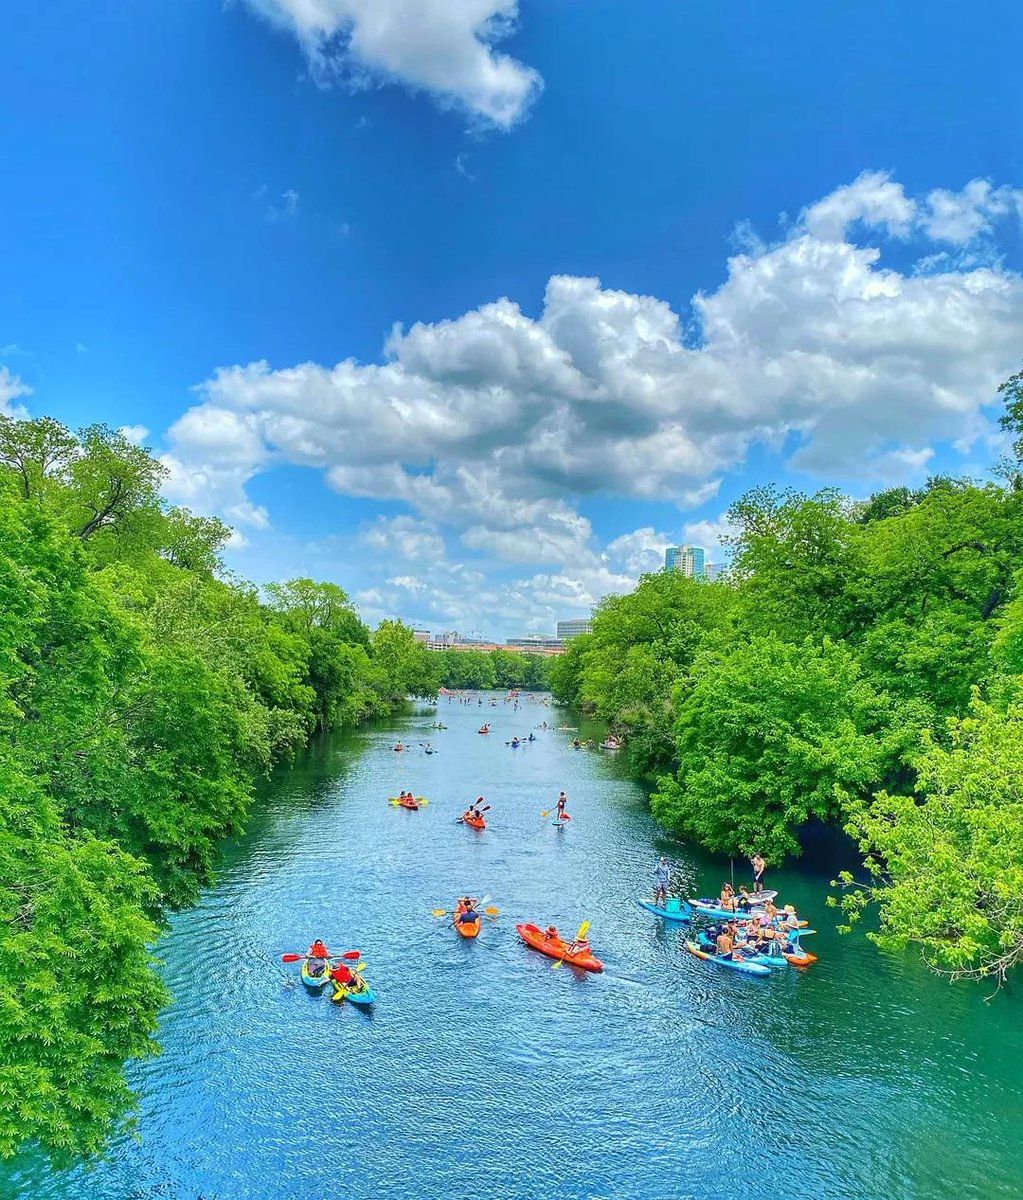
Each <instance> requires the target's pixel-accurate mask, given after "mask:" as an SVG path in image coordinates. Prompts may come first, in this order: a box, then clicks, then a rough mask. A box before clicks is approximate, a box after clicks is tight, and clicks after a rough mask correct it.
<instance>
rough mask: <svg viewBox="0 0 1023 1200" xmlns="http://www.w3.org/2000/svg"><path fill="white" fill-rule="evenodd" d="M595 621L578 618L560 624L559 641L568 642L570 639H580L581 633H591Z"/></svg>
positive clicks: (587, 618)
mask: <svg viewBox="0 0 1023 1200" xmlns="http://www.w3.org/2000/svg"><path fill="white" fill-rule="evenodd" d="M592 628H593V621H592V620H591V619H590V618H589V617H577V618H573V619H572V620H571V621H559V622H558V641H560V642H567V641H568V639H569V638H574V637H578V636H579V635H580V634H581V633H589V632H590V630H591V629H592Z"/></svg>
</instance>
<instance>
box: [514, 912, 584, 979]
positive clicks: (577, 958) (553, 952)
mask: <svg viewBox="0 0 1023 1200" xmlns="http://www.w3.org/2000/svg"><path fill="white" fill-rule="evenodd" d="M515 928H516V929H517V930H518V933H519V937H520V938H522V940H523V941H524V942H525V943H526V945H527V946H532V947H533V949H534V950H539V951H540V953H541V954H546V955H547V957H548V958H557V959H563V960H564V961H565V962H567V963H568V964H569V966H572V967H581V968H582V969H583V970H584V971H603V969H604V964H603V963H602V962H601V961H600V959H599V958H596V957H594V955H593V954H592V953H591V952H590V951H588V950H575V951H573V952H572V953H571V954H567V953H566V951H567V950H568V949H569V947H570V946H571V944H572V943H571V942H566V941H565V939H564V938H560V937H556V938H549V937H548V936H547V934H546V933H544V931H543V930H542V929H541V928H540V927H539V926H538V925H532V924H530V923H529V922H523V923H522V924H521V925H516V926H515Z"/></svg>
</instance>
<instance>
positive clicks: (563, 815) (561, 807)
mask: <svg viewBox="0 0 1023 1200" xmlns="http://www.w3.org/2000/svg"><path fill="white" fill-rule="evenodd" d="M566 808H568V797H567V796H566V795H565V793H564V792H559V793H558V820H559V821H569V820H571V817H569V815H568V813H567V812H566V811H565V809H566Z"/></svg>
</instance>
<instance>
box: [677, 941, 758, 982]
mask: <svg viewBox="0 0 1023 1200" xmlns="http://www.w3.org/2000/svg"><path fill="white" fill-rule="evenodd" d="M686 949H687V950H688V951H689V953H690V954H695V955H696V957H697V958H702V959H705V960H706V961H707V962H712V963H716V964H717V965H718V966H719V967H728V968H729V969H730V970H732V971H742V972H743V974H745V975H770V974H771V968H770V967H765V966H764V965H763V964H762V963H756V962H747V961H746V960H745V959H741V958H722V957H721V955H720V954H710V953H708V952H707V951H706V950H703V949H701V948H700V947H699V946H698V945H697V944H696V942H688V941H687V942H686Z"/></svg>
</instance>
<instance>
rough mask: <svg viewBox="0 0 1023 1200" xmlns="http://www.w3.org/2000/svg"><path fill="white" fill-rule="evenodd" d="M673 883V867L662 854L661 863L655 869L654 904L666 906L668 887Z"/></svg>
mask: <svg viewBox="0 0 1023 1200" xmlns="http://www.w3.org/2000/svg"><path fill="white" fill-rule="evenodd" d="M670 883H671V867H670V866H669V865H668V860H667V858H666V857H665V856H664V855H663V854H662V855H661V861H660V862H659V863H658V864H657V866H656V867H654V903H655V904H666V903H667V900H668V886H669V884H670Z"/></svg>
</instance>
